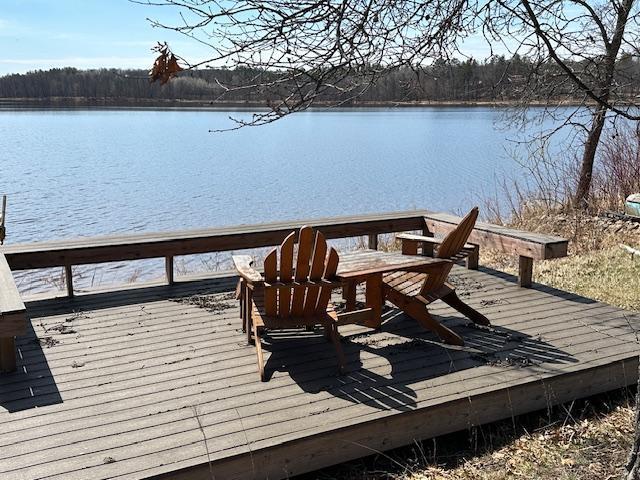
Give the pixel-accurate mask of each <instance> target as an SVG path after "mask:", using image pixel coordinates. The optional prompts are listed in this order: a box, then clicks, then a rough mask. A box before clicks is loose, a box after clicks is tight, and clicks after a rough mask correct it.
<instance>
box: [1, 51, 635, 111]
mask: <svg viewBox="0 0 640 480" xmlns="http://www.w3.org/2000/svg"><path fill="white" fill-rule="evenodd" d="M620 63H623V64H624V65H623V68H621V69H619V71H623V72H624V78H621V79H620V83H623V84H624V91H625V93H626V95H628V97H629V98H635V97H637V96H638V95H639V94H640V60H638V59H636V58H634V57H631V56H629V57H627V58H624V57H623V58H622V59H621V60H620ZM544 68H547V69H548V70H549V73H548V74H549V76H550V77H551V76H554V77H555V76H557V75H559V74H561V72H560V73H559V72H557V71H554V70H555V69H554V66H553V65H551V64H549V65H547V66H545V67H544ZM534 69H538V71H537V72H536V73H537V75H539V73H540V72H539V69H540V65H534V64H533V63H532V62H530V61H529V60H528V59H527V58H526V57H521V56H519V55H514V56H513V57H512V58H505V57H504V56H495V57H492V58H491V59H489V60H486V61H483V62H478V61H476V60H474V59H472V58H471V59H467V60H458V59H450V60H437V61H435V62H434V63H433V64H432V65H430V66H428V67H421V68H420V69H412V68H398V69H394V70H393V71H390V72H385V74H384V75H381V76H380V77H379V78H377V79H376V80H375V81H374V82H373V83H372V84H371V85H369V86H368V88H367V89H366V91H365V92H364V93H363V94H362V95H359V96H358V99H357V100H358V102H429V101H434V102H438V101H443V102H477V101H488V102H502V101H516V100H519V99H521V98H522V96H523V95H525V94H526V96H527V99H528V101H531V100H535V96H536V95H539V97H540V100H544V101H548V100H549V97H550V92H549V91H548V89H547V88H545V85H544V83H538V84H537V85H536V89H537V91H538V93H536V92H534V96H533V98H532V95H531V91H530V90H531V84H530V82H529V81H528V80H529V78H530V76H531V74H532V72H533V70H534ZM277 75H278V74H277V73H276V72H269V71H260V70H257V69H252V68H242V67H240V68H235V69H233V70H231V69H202V70H189V71H184V72H181V73H180V74H179V75H178V76H177V77H176V78H175V79H174V80H173V81H171V82H169V83H167V84H166V85H159V84H157V83H153V84H150V83H149V81H148V72H147V71H145V70H122V69H96V70H79V69H76V68H70V67H69V68H54V69H51V70H37V71H32V72H28V73H24V74H10V75H5V76H3V77H0V98H8V99H18V98H21V99H51V98H85V99H94V100H98V101H99V100H101V99H109V100H113V99H127V100H145V101H149V100H198V101H216V100H221V101H227V102H239V103H241V102H251V103H261V102H268V101H269V100H271V98H273V97H274V96H275V94H274V91H271V90H268V89H265V88H264V87H263V86H260V85H263V84H264V81H265V77H266V78H269V77H271V78H273V79H274V80H276V79H277ZM553 83H554V91H553V92H552V95H553V96H554V97H555V98H557V99H558V100H571V99H572V95H573V93H572V91H571V90H566V91H562V90H558V89H557V81H556V80H554V82H553ZM252 85H256V86H255V87H252ZM319 100H326V101H329V102H335V101H340V100H344V98H343V99H341V98H340V91H339V90H332V91H329V92H325V93H324V94H323V95H322V97H321V98H319Z"/></svg>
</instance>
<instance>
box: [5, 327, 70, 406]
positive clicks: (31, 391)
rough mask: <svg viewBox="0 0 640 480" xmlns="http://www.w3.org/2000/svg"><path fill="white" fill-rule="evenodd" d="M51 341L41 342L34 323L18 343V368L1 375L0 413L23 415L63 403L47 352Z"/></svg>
mask: <svg viewBox="0 0 640 480" xmlns="http://www.w3.org/2000/svg"><path fill="white" fill-rule="evenodd" d="M52 341H53V340H52V339H51V337H44V338H38V336H37V335H36V333H35V331H34V329H33V326H32V324H31V321H30V320H29V321H27V332H26V334H25V335H22V336H20V337H18V338H17V339H16V347H17V350H18V359H17V368H16V370H15V371H14V372H11V373H5V374H2V375H0V412H1V411H2V409H4V410H6V411H7V412H10V413H13V412H20V411H23V410H29V409H32V408H37V407H45V406H48V405H56V404H59V403H62V397H61V395H60V391H59V390H58V386H57V384H56V381H55V379H54V377H53V374H52V373H51V370H50V368H49V363H48V362H47V358H46V356H45V354H44V350H43V349H44V348H49V347H50V346H51V342H52Z"/></svg>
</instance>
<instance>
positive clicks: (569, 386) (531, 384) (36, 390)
mask: <svg viewBox="0 0 640 480" xmlns="http://www.w3.org/2000/svg"><path fill="white" fill-rule="evenodd" d="M454 272H455V275H454V278H453V279H454V281H455V283H457V285H458V289H459V290H458V291H459V292H460V293H461V294H462V298H464V299H465V300H466V301H468V302H469V303H470V304H471V305H472V306H474V307H475V308H477V309H478V310H480V311H481V312H483V313H485V314H486V315H487V317H489V318H490V319H491V321H492V322H493V324H494V328H493V329H492V330H483V329H480V328H474V327H472V326H470V325H468V322H467V320H466V319H464V318H462V317H461V316H460V315H459V314H457V313H456V312H454V311H453V310H450V309H449V308H448V307H447V306H446V305H444V304H443V303H442V302H437V303H435V304H433V308H432V310H431V311H432V312H433V313H434V314H435V315H437V316H438V317H439V318H440V319H442V320H443V321H444V323H445V324H446V325H448V326H450V327H452V328H453V329H455V330H456V331H458V332H460V333H461V334H462V336H463V338H464V339H465V341H466V347H464V348H462V349H459V348H454V347H445V346H444V345H442V344H441V343H440V342H438V341H437V339H436V338H435V337H434V335H433V334H430V333H428V332H425V331H424V330H423V329H421V328H420V327H419V326H417V325H416V324H415V322H413V321H412V320H411V319H409V318H407V317H405V316H404V315H402V314H400V313H399V312H398V311H397V310H395V309H391V308H390V309H388V310H387V311H386V313H385V317H386V318H387V321H386V323H385V324H384V325H383V328H382V330H381V331H379V332H375V331H371V330H368V329H365V328H360V327H355V326H348V327H341V333H342V335H343V337H344V347H345V351H346V354H347V357H348V370H349V373H348V374H347V375H345V376H343V377H338V376H336V367H335V354H334V350H333V348H332V346H331V344H329V343H327V342H326V341H325V340H324V338H323V337H322V336H321V335H320V334H318V333H313V332H307V333H304V334H296V336H295V337H292V336H291V335H289V336H286V335H285V337H286V338H283V337H282V335H281V336H279V337H277V338H273V339H272V340H273V345H267V346H266V348H267V354H269V352H272V353H270V356H269V358H268V361H267V370H268V371H269V372H271V373H272V375H271V380H270V381H269V382H268V383H261V382H260V381H259V378H258V374H257V372H256V362H255V353H254V348H253V347H252V346H247V345H246V342H245V336H244V335H243V333H242V332H241V330H240V320H239V315H238V308H237V305H236V302H235V301H234V300H233V289H234V287H235V279H233V278H231V277H217V278H212V279H207V280H201V281H194V282H183V283H177V284H175V285H173V286H170V287H169V286H156V287H145V288H136V289H129V290H120V291H117V292H107V293H99V294H90V295H82V296H78V297H76V298H75V299H73V300H67V299H48V300H39V301H33V302H29V303H27V309H28V313H29V315H30V318H31V327H32V328H31V329H30V331H29V334H28V335H27V336H25V337H22V338H20V339H19V354H20V356H21V358H19V363H18V372H17V373H14V374H10V375H5V376H2V377H0V478H2V479H5V480H7V479H13V478H43V477H46V478H61V479H62V478H64V479H75V478H78V479H89V478H90V479H99V478H146V477H152V476H162V475H166V476H167V477H171V478H207V479H211V478H216V479H229V478H270V479H276V478H286V477H289V476H292V475H296V474H299V473H303V472H307V471H311V470H315V469H318V468H321V467H324V466H328V465H332V464H336V463H339V462H342V461H345V460H348V459H352V458H357V457H361V456H365V455H369V454H371V453H372V451H373V450H387V449H390V448H393V447H396V446H400V445H404V444H408V443H411V442H412V441H413V440H414V439H417V438H428V437H432V436H435V435H439V434H443V433H447V432H451V431H456V430H460V429H464V428H468V427H470V426H472V425H477V424H482V423H486V422H490V421H494V420H498V419H502V418H508V417H510V416H512V415H515V414H519V413H524V412H528V411H532V410H537V409H540V408H544V407H545V406H547V405H550V404H555V403H559V402H563V401H566V400H570V399H573V398H577V397H584V396H588V395H591V394H594V393H597V392H602V391H607V390H611V389H615V388H618V387H621V386H624V385H628V384H632V383H633V382H635V380H636V375H637V373H636V369H637V358H636V356H637V352H638V347H637V344H636V343H635V335H634V333H633V328H640V318H639V317H638V316H637V315H633V314H630V313H628V312H625V311H623V310H620V309H617V308H613V307H611V306H608V305H605V304H603V303H599V302H595V301H593V300H589V299H586V298H583V297H579V296H577V295H573V294H570V293H566V292H562V291H558V290H554V289H552V288H549V287H545V286H541V285H535V286H534V288H531V289H525V288H519V287H517V285H516V284H515V279H514V278H513V277H510V276H509V275H506V274H504V273H501V272H496V271H493V270H489V269H483V268H481V269H480V270H479V271H469V270H465V269H462V268H458V267H456V269H455V271H454ZM202 294H206V295H213V297H211V298H208V299H207V302H206V303H207V305H208V307H206V308H202V306H198V305H197V303H198V301H199V299H198V298H196V297H192V296H193V295H202ZM190 297H191V298H190ZM180 298H182V299H183V300H182V301H175V299H180ZM189 298H190V299H189ZM200 300H201V299H200ZM336 300H339V297H336ZM205 438H206V443H205Z"/></svg>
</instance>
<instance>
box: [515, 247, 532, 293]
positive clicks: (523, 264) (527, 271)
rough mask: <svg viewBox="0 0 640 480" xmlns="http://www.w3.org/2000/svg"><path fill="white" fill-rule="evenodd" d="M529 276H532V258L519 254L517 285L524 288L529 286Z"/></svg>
mask: <svg viewBox="0 0 640 480" xmlns="http://www.w3.org/2000/svg"><path fill="white" fill-rule="evenodd" d="M531 277H533V258H531V257H525V256H524V255H520V270H519V275H518V286H520V287H525V288H527V287H530V286H531Z"/></svg>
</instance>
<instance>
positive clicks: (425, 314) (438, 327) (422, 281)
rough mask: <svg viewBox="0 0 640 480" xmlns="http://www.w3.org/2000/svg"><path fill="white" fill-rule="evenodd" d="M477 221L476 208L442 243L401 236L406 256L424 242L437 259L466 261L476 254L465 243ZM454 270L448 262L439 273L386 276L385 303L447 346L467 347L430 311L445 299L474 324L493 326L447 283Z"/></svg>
mask: <svg viewBox="0 0 640 480" xmlns="http://www.w3.org/2000/svg"><path fill="white" fill-rule="evenodd" d="M477 218H478V208H477V207H475V208H473V209H472V210H471V211H470V212H469V213H468V214H467V216H466V217H464V218H463V219H462V221H461V222H460V224H459V225H458V226H457V227H456V229H455V230H453V231H452V232H450V233H449V234H448V235H447V236H446V237H445V238H444V239H441V240H438V239H435V238H432V237H423V236H419V235H407V236H405V237H406V238H405V239H403V238H402V237H403V236H402V235H399V237H400V238H401V239H402V241H403V243H404V242H405V241H406V242H407V243H409V245H410V246H407V245H403V253H407V252H410V253H415V251H414V250H415V244H416V242H424V243H425V244H427V245H430V246H432V247H434V248H433V249H431V251H433V252H434V254H435V257H436V258H446V259H450V260H459V259H461V258H464V257H465V256H466V255H468V253H469V252H473V251H474V246H473V245H467V243H466V242H467V239H468V238H469V235H470V234H471V231H472V230H473V227H474V225H475V223H476V219H477ZM452 267H453V263H447V264H444V265H443V266H442V268H441V269H440V270H439V271H437V272H434V273H429V274H426V273H410V272H402V271H398V272H393V273H389V274H386V275H384V276H383V279H382V280H383V284H384V292H385V299H386V300H389V301H390V302H391V303H393V304H394V305H396V306H397V307H398V308H400V309H401V310H402V311H404V312H405V313H406V314H407V315H408V316H410V317H411V318H413V319H414V320H416V321H417V322H418V323H420V324H421V325H422V326H424V327H425V328H427V329H429V330H432V331H434V332H435V333H437V334H438V335H439V336H440V338H441V339H442V340H443V341H445V342H446V343H449V344H453V345H464V341H463V340H462V338H461V337H460V335H458V334H457V333H455V332H454V331H452V330H451V329H449V328H447V327H445V326H444V325H442V324H441V323H440V322H438V321H437V320H436V319H434V318H433V317H432V316H431V315H430V314H429V311H428V309H427V306H428V305H429V304H431V303H433V302H435V301H436V300H442V301H443V302H445V303H446V304H448V305H449V306H451V307H453V308H454V309H456V310H457V311H459V312H460V313H462V314H463V315H464V316H466V317H467V318H469V319H470V320H471V321H473V322H474V323H476V324H478V325H485V326H488V325H490V323H489V320H488V319H487V317H485V316H484V315H482V314H481V313H480V312H478V311H476V310H475V309H473V308H471V307H470V306H469V305H467V304H466V303H464V302H463V301H462V300H460V298H459V297H458V295H456V292H455V287H454V286H453V285H451V284H450V283H448V282H447V278H448V276H449V272H450V271H451V268H452Z"/></svg>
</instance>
